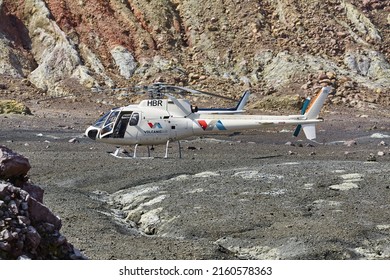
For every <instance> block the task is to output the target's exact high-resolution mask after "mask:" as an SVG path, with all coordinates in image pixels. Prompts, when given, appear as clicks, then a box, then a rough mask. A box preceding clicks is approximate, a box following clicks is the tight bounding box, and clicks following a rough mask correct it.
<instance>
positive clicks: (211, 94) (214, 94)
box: [157, 84, 238, 102]
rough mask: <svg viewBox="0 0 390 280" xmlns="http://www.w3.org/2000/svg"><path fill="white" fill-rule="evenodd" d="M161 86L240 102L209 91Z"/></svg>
mask: <svg viewBox="0 0 390 280" xmlns="http://www.w3.org/2000/svg"><path fill="white" fill-rule="evenodd" d="M157 85H159V84H157ZM161 85H163V86H164V87H165V88H172V89H180V90H183V91H186V92H189V93H194V94H204V95H209V96H214V97H218V98H222V99H226V100H230V101H236V102H237V101H238V100H236V99H234V98H231V97H226V96H223V95H219V94H216V93H211V92H207V91H202V90H197V89H191V88H187V87H181V86H173V85H166V84H161Z"/></svg>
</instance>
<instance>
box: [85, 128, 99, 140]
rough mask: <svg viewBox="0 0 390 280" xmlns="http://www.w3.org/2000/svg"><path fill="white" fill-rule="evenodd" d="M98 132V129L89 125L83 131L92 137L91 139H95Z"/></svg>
mask: <svg viewBox="0 0 390 280" xmlns="http://www.w3.org/2000/svg"><path fill="white" fill-rule="evenodd" d="M98 132H99V129H97V128H96V127H94V126H90V127H88V128H87V130H86V131H85V135H86V136H87V137H88V138H90V139H92V140H96V136H97V134H98Z"/></svg>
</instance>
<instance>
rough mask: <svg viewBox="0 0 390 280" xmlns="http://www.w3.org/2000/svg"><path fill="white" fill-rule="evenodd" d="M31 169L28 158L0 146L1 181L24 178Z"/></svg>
mask: <svg viewBox="0 0 390 280" xmlns="http://www.w3.org/2000/svg"><path fill="white" fill-rule="evenodd" d="M30 168H31V166H30V163H29V161H28V159H27V158H26V157H24V156H22V155H20V154H18V153H15V152H13V151H12V150H10V149H8V148H7V147H5V146H1V145H0V179H4V180H7V179H11V178H20V177H24V176H26V175H27V172H28V171H29V170H30Z"/></svg>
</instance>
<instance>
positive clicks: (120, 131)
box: [113, 112, 131, 138]
mask: <svg viewBox="0 0 390 280" xmlns="http://www.w3.org/2000/svg"><path fill="white" fill-rule="evenodd" d="M130 116H131V112H121V114H120V115H119V117H118V119H117V121H116V124H115V128H114V132H113V137H114V138H124V137H125V132H126V129H127V125H128V124H129V121H130Z"/></svg>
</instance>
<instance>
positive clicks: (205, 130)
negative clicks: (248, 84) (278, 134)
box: [86, 99, 322, 145]
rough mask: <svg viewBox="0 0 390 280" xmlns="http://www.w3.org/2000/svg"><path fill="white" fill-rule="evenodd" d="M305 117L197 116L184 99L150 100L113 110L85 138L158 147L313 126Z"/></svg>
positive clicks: (111, 142)
mask: <svg viewBox="0 0 390 280" xmlns="http://www.w3.org/2000/svg"><path fill="white" fill-rule="evenodd" d="M320 121H322V120H321V119H315V120H313V119H312V120H307V119H306V117H305V116H304V115H290V116H263V115H239V116H237V115H229V114H226V115H223V114H210V113H208V114H203V113H197V112H196V110H194V108H193V107H192V106H191V104H190V103H189V102H188V101H187V100H184V99H175V102H174V101H172V100H171V99H150V100H143V101H141V103H140V104H138V105H129V106H126V107H120V108H116V109H112V110H111V111H110V112H108V113H107V114H105V115H104V116H103V117H102V118H100V119H99V120H98V121H97V122H96V123H95V124H93V125H92V126H90V127H89V128H88V129H87V131H86V135H87V136H88V137H89V138H91V139H93V140H96V141H99V142H105V143H109V144H114V145H134V144H139V145H158V144H163V143H166V142H167V141H177V140H182V139H186V138H188V137H191V136H201V135H205V134H209V133H210V132H213V133H218V132H227V131H239V130H246V129H253V128H258V127H260V126H263V125H280V124H291V125H294V124H305V123H308V124H312V123H316V122H320Z"/></svg>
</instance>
